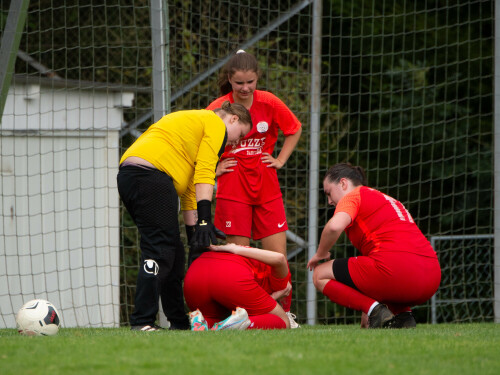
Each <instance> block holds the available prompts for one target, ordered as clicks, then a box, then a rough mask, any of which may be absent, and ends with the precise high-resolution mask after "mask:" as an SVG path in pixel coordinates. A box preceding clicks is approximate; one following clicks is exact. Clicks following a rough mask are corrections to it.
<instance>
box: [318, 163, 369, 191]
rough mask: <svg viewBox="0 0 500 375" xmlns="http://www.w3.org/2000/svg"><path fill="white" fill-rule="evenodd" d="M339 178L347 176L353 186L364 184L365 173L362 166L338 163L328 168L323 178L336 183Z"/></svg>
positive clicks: (365, 182)
mask: <svg viewBox="0 0 500 375" xmlns="http://www.w3.org/2000/svg"><path fill="white" fill-rule="evenodd" d="M341 178H348V179H349V180H351V181H352V183H353V184H354V185H355V186H359V185H363V186H366V185H367V184H368V183H367V181H366V174H365V171H364V169H363V168H362V167H356V166H353V165H352V164H351V163H339V164H335V165H334V166H332V167H330V169H328V172H326V175H325V180H326V179H328V181H330V182H335V183H338V182H339V181H340V179H341Z"/></svg>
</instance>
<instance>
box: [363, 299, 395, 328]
mask: <svg viewBox="0 0 500 375" xmlns="http://www.w3.org/2000/svg"><path fill="white" fill-rule="evenodd" d="M393 320H394V314H393V313H392V312H391V310H389V309H388V308H387V306H386V305H382V304H381V303H379V304H378V305H377V306H375V308H374V309H373V310H372V313H371V314H370V316H369V317H368V328H391V325H392V323H393Z"/></svg>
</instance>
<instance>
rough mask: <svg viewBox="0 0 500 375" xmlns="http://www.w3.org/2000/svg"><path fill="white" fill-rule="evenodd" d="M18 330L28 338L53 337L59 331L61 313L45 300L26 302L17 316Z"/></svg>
mask: <svg viewBox="0 0 500 375" xmlns="http://www.w3.org/2000/svg"><path fill="white" fill-rule="evenodd" d="M16 325H17V330H18V331H19V333H20V334H21V335H26V336H52V335H55V334H57V332H58V331H59V313H58V312H57V309H56V307H55V306H54V305H53V304H52V303H50V302H49V301H46V300H44V299H34V300H31V301H29V302H26V303H25V304H24V305H23V306H22V307H21V308H20V309H19V311H18V312H17V314H16Z"/></svg>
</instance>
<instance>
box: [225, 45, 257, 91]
mask: <svg viewBox="0 0 500 375" xmlns="http://www.w3.org/2000/svg"><path fill="white" fill-rule="evenodd" d="M238 71H243V72H247V71H252V72H255V74H257V78H258V77H260V69H259V64H258V63H257V59H256V58H255V56H254V55H252V54H251V53H246V52H245V51H243V50H239V51H238V52H236V54H235V55H234V56H232V57H231V58H230V59H229V61H228V62H227V63H226V64H225V65H224V66H223V67H222V69H221V71H220V73H219V79H218V81H217V83H218V85H219V89H220V92H221V94H222V95H226V94H229V93H230V92H231V91H232V90H233V88H232V87H231V84H230V83H229V80H228V77H232V76H233V74H234V73H236V72H238Z"/></svg>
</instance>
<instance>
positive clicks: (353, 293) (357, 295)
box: [323, 280, 376, 314]
mask: <svg viewBox="0 0 500 375" xmlns="http://www.w3.org/2000/svg"><path fill="white" fill-rule="evenodd" d="M323 294H324V295H325V296H327V297H328V298H330V300H331V301H332V302H335V303H337V304H339V305H342V306H344V307H347V308H349V309H354V310H358V311H363V312H364V313H366V314H367V313H368V310H369V309H370V306H371V305H373V303H374V302H376V301H375V300H374V299H373V298H370V297H367V296H365V295H364V294H362V293H361V292H358V291H357V290H356V289H353V288H351V287H350V286H347V285H345V284H342V283H341V282H339V281H337V280H330V281H329V282H328V283H327V284H326V285H325V288H324V289H323Z"/></svg>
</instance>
